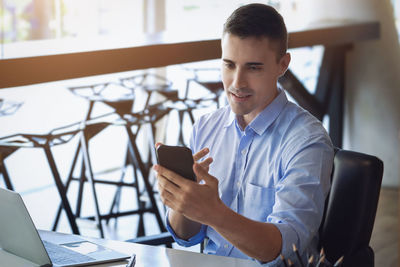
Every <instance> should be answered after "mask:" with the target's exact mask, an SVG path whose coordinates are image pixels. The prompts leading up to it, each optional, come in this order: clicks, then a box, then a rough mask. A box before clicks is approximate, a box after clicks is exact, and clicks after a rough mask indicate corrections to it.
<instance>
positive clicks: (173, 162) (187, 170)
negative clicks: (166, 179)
mask: <svg viewBox="0 0 400 267" xmlns="http://www.w3.org/2000/svg"><path fill="white" fill-rule="evenodd" d="M157 161H158V164H160V165H161V166H163V167H165V168H167V169H169V170H171V171H173V172H175V173H177V174H179V175H180V176H182V177H184V178H186V179H189V180H192V181H195V182H196V175H195V174H194V172H193V164H194V161H193V155H192V150H191V149H190V148H188V147H184V146H167V145H161V146H159V147H158V148H157Z"/></svg>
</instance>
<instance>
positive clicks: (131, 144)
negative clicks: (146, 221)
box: [125, 125, 167, 232]
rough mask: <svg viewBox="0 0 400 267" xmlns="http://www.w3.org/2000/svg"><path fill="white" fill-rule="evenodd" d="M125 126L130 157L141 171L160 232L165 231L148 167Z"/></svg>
mask: <svg viewBox="0 0 400 267" xmlns="http://www.w3.org/2000/svg"><path fill="white" fill-rule="evenodd" d="M125 127H126V130H127V133H128V137H129V143H128V144H129V151H130V153H131V157H132V159H133V160H134V161H136V163H137V165H138V166H139V169H140V171H141V173H142V176H143V181H144V184H145V187H146V191H147V194H148V196H149V198H150V202H151V205H152V212H153V213H154V215H155V216H156V220H157V223H158V226H159V228H160V231H161V232H165V231H167V229H166V228H165V226H164V223H163V220H162V219H161V215H160V212H159V210H158V206H157V203H156V200H155V198H154V192H153V188H152V186H151V184H150V182H149V169H148V168H146V166H145V165H144V163H143V161H142V159H141V156H140V153H139V150H138V148H137V146H136V143H135V139H136V138H135V136H134V135H133V133H132V130H131V128H130V126H129V125H126V126H125Z"/></svg>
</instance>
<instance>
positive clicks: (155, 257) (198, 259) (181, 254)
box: [39, 230, 260, 267]
mask: <svg viewBox="0 0 400 267" xmlns="http://www.w3.org/2000/svg"><path fill="white" fill-rule="evenodd" d="M39 232H40V234H41V235H42V234H45V235H54V237H56V236H57V235H64V234H62V233H56V232H50V231H43V230H39ZM82 238H84V239H87V240H88V241H92V242H95V243H97V244H101V245H103V246H105V247H108V248H111V249H114V250H116V251H119V252H122V253H125V254H128V255H131V254H132V253H135V254H136V265H135V266H137V267H144V266H146V267H148V266H151V267H157V266H162V267H184V266H185V267H186V266H190V267H197V266H199V267H204V266H207V267H214V266H215V267H220V266H229V267H231V266H235V267H256V266H260V265H259V264H257V263H256V262H253V261H250V260H243V259H235V258H229V257H222V256H215V255H206V254H201V253H196V252H190V251H183V250H177V249H170V248H165V247H160V246H148V245H141V244H135V243H129V242H121V241H114V240H106V239H100V238H91V237H82ZM93 266H99V267H100V266H101V267H105V266H115V267H117V266H118V267H122V266H124V267H125V266H126V262H116V263H109V264H98V265H93Z"/></svg>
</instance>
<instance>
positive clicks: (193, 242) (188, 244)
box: [165, 209, 207, 247]
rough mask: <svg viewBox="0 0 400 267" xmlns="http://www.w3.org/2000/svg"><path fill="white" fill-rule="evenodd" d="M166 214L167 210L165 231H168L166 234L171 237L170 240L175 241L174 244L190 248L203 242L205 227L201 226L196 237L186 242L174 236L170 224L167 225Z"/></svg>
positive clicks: (166, 218)
mask: <svg viewBox="0 0 400 267" xmlns="http://www.w3.org/2000/svg"><path fill="white" fill-rule="evenodd" d="M168 214H169V209H168V210H167V214H166V217H165V221H166V226H167V230H168V232H170V234H171V235H172V238H173V239H174V240H175V242H176V243H177V244H178V245H180V246H183V247H191V246H194V245H197V244H199V243H200V242H202V241H203V240H204V238H205V236H206V228H207V227H206V226H205V225H202V226H201V228H200V231H199V232H198V233H197V234H196V235H194V236H192V237H191V238H189V239H188V240H184V239H181V238H179V237H178V236H177V235H176V233H175V231H174V229H172V227H171V224H170V223H169V220H168Z"/></svg>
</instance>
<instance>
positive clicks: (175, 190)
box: [157, 174, 180, 195]
mask: <svg viewBox="0 0 400 267" xmlns="http://www.w3.org/2000/svg"><path fill="white" fill-rule="evenodd" d="M157 180H158V186H159V188H160V189H161V190H160V191H167V192H169V193H171V194H172V195H174V194H179V193H180V192H179V190H180V189H179V187H178V186H177V185H176V184H174V183H172V182H171V181H170V180H168V179H167V178H165V177H164V176H162V175H160V174H158V175H157Z"/></svg>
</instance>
